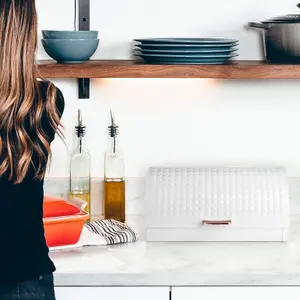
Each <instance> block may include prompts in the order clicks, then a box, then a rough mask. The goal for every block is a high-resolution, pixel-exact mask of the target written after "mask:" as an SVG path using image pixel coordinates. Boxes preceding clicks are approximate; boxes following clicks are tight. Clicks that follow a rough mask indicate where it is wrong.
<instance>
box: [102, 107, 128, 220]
mask: <svg viewBox="0 0 300 300" xmlns="http://www.w3.org/2000/svg"><path fill="white" fill-rule="evenodd" d="M110 119H111V125H110V126H109V127H108V134H109V137H108V148H107V151H106V153H105V171H104V211H105V219H114V220H117V221H120V222H125V178H124V177H125V166H124V155H123V152H122V151H121V150H120V147H119V144H118V134H119V127H118V126H117V125H116V124H115V120H114V117H113V114H112V112H110Z"/></svg>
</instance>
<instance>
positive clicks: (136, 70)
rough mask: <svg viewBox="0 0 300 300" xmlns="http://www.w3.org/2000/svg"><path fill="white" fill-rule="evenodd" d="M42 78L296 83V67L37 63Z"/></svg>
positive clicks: (299, 71)
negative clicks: (209, 79) (269, 80)
mask: <svg viewBox="0 0 300 300" xmlns="http://www.w3.org/2000/svg"><path fill="white" fill-rule="evenodd" d="M38 69H39V72H40V75H41V76H42V77H43V78H219V79H300V64H299V65H293V64H270V63H267V62H261V61H235V62H233V63H230V64H226V65H149V64H143V63H137V62H134V61H131V60H91V61H87V62H84V63H81V64H58V63H56V62H54V61H47V60H41V61H38Z"/></svg>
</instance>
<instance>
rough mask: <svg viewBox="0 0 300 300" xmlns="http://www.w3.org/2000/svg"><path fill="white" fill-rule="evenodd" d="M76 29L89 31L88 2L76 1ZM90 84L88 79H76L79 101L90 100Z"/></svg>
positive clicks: (87, 0) (86, 0) (88, 0)
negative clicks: (77, 14)
mask: <svg viewBox="0 0 300 300" xmlns="http://www.w3.org/2000/svg"><path fill="white" fill-rule="evenodd" d="M77 3H78V11H79V17H78V29H79V30H90V0H78V2H77ZM90 86H91V82H90V79H89V78H79V79H78V91H79V99H88V98H90Z"/></svg>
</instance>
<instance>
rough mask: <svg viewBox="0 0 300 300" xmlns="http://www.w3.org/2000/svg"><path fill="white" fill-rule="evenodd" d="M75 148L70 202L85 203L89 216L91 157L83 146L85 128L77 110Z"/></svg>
mask: <svg viewBox="0 0 300 300" xmlns="http://www.w3.org/2000/svg"><path fill="white" fill-rule="evenodd" d="M75 129H76V137H77V141H76V146H75V149H74V151H73V153H72V156H71V162H70V200H72V199H74V198H77V199H81V200H83V201H84V202H85V205H86V206H85V209H84V210H85V211H86V212H88V213H89V214H91V205H90V204H91V203H90V202H91V199H90V191H91V156H90V153H89V151H88V150H87V148H86V147H85V146H84V136H85V129H86V127H85V126H83V125H82V115H81V111H80V110H78V125H77V126H76V127H75Z"/></svg>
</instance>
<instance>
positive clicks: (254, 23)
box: [248, 22, 268, 29]
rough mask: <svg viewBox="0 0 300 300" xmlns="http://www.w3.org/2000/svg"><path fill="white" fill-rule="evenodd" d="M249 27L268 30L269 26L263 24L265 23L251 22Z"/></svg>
mask: <svg viewBox="0 0 300 300" xmlns="http://www.w3.org/2000/svg"><path fill="white" fill-rule="evenodd" d="M248 26H250V27H254V28H259V29H268V25H266V24H263V23H256V22H249V23H248Z"/></svg>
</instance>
